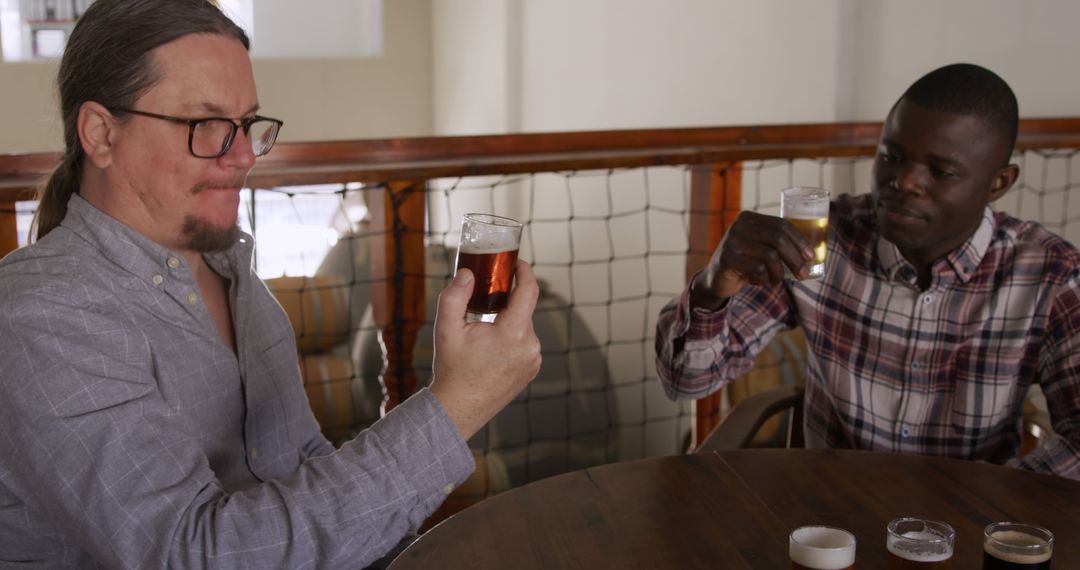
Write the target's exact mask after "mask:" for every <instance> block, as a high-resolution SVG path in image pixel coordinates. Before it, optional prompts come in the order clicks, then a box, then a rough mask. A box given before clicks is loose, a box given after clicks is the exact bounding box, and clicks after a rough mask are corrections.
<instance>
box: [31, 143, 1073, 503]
mask: <svg viewBox="0 0 1080 570" xmlns="http://www.w3.org/2000/svg"><path fill="white" fill-rule="evenodd" d="M1016 160H1017V161H1018V162H1019V164H1020V166H1021V178H1020V180H1019V182H1018V184H1017V186H1016V187H1015V188H1014V189H1013V190H1012V191H1010V192H1009V194H1007V195H1006V196H1005V198H1003V199H1002V200H1001V201H1000V202H999V203H998V205H997V207H998V208H999V209H1001V210H1005V211H1008V212H1011V213H1013V214H1015V215H1017V216H1019V217H1021V218H1023V219H1033V220H1037V221H1039V222H1041V223H1042V224H1043V225H1045V226H1046V227H1047V228H1048V229H1050V230H1051V231H1054V232H1057V233H1059V234H1061V235H1063V236H1064V237H1066V238H1067V239H1069V240H1070V241H1072V242H1073V243H1077V241H1078V240H1080V223H1077V222H1078V221H1080V200H1076V199H1073V200H1070V199H1069V195H1070V194H1071V193H1072V192H1073V191H1074V189H1075V186H1076V185H1077V184H1080V181H1078V180H1077V176H1078V173H1080V169H1077V168H1074V163H1075V162H1076V161H1077V151H1028V152H1024V153H1020V154H1018V155H1017V156H1016ZM870 163H871V160H870V158H869V157H859V158H842V159H798V160H768V161H756V162H746V163H744V164H743V183H742V206H743V208H744V209H752V210H756V211H760V212H764V213H771V214H774V215H775V214H778V212H779V190H780V189H781V188H783V187H786V186H791V185H814V186H821V187H825V188H829V189H831V190H833V191H834V193H843V192H849V193H863V192H866V191H868V190H869V188H870ZM385 191H386V190H385V188H384V187H383V186H380V185H360V184H356V183H354V184H346V185H325V186H311V187H293V188H278V189H266V190H256V191H251V192H247V193H245V201H244V207H243V208H242V212H241V225H242V226H243V227H245V228H247V229H250V230H251V231H252V232H253V233H254V235H255V237H256V244H257V256H256V263H257V269H258V272H259V274H260V276H261V277H263V278H264V279H267V280H269V282H270V284H271V288H272V289H274V290H275V293H276V294H278V295H279V298H282V299H285V300H283V305H286V309H287V310H289V312H290V316H291V317H292V318H293V320H294V327H295V328H296V329H297V335H298V337H299V338H298V343H299V344H300V346H301V348H302V352H303V353H304V362H303V368H304V372H305V378H306V382H307V384H308V394H309V397H310V398H311V400H312V406H313V408H315V410H316V415H317V416H318V417H319V418H320V421H321V422H323V427H324V430H325V431H326V432H327V433H328V435H329V436H330V437H332V438H335V439H340V438H343V437H347V436H348V435H349V434H350V433H354V432H355V431H356V430H358V429H362V428H363V427H364V426H366V425H368V424H370V423H371V422H373V421H374V420H375V419H376V418H377V416H378V410H379V404H380V402H381V399H382V392H381V386H380V384H379V380H378V377H379V372H380V370H381V368H382V365H383V354H382V349H381V346H380V344H379V339H378V330H377V328H376V326H375V324H374V319H373V316H372V309H371V305H370V300H371V295H372V289H373V286H376V285H379V284H378V283H375V282H374V280H373V279H372V277H371V273H370V266H371V249H370V248H371V241H372V239H373V238H375V237H376V236H377V233H376V230H374V229H373V228H374V226H373V224H372V223H371V221H370V220H369V209H368V206H369V205H371V204H373V203H374V200H376V199H382V193H383V192H385ZM415 191H419V192H423V193H424V196H425V201H426V208H427V213H428V214H427V220H426V227H425V228H424V231H423V234H424V235H423V239H424V242H425V272H424V282H425V289H426V292H425V295H426V303H427V311H426V315H427V316H426V322H425V323H424V324H423V327H422V328H421V329H420V332H419V334H418V337H417V340H416V346H415V349H414V354H413V362H412V364H413V366H414V367H415V368H416V370H417V376H418V378H419V383H420V385H421V386H423V385H426V383H427V382H428V381H430V376H431V355H432V347H431V344H432V342H431V322H432V320H433V319H434V316H435V302H436V299H437V295H438V293H439V291H440V290H441V289H442V288H443V287H444V286H445V285H446V284H447V283H448V281H449V279H450V277H451V276H452V274H453V270H454V267H453V263H454V258H455V249H454V248H455V246H456V242H457V237H458V234H459V231H460V219H461V215H462V214H464V213H466V212H470V211H479V212H489V213H494V214H498V215H504V216H509V217H512V218H516V219H519V220H521V221H522V222H523V223H524V224H525V232H524V236H523V242H522V249H521V253H520V257H521V258H523V259H525V260H527V261H529V262H531V263H532V264H533V265H534V267H535V270H536V273H537V276H538V277H539V278H540V280H541V283H542V295H541V299H540V301H539V304H538V307H537V311H536V317H535V327H536V331H537V334H538V335H539V337H540V339H541V342H542V345H543V356H544V364H543V367H542V369H541V372H540V374H539V376H538V377H537V379H536V380H535V381H534V382H533V384H532V385H531V386H530V387H529V388H528V389H527V390H526V391H525V392H524V393H522V394H521V395H520V396H519V397H518V398H517V399H516V400H515V401H514V402H512V403H511V404H510V405H509V406H508V407H507V408H506V409H505V410H504V411H503V412H502V413H500V414H499V415H498V416H497V417H496V419H495V420H493V421H492V422H491V424H490V425H489V426H488V427H487V428H486V429H485V430H483V431H482V432H481V433H480V434H478V435H477V436H476V437H475V438H473V440H472V441H470V446H471V447H473V449H474V450H475V452H476V455H477V457H478V459H479V469H478V474H477V475H475V476H474V478H473V480H472V481H471V483H470V484H467V485H466V486H465V490H466V491H467V492H469V493H472V494H474V495H475V496H483V495H486V494H490V493H493V492H497V491H500V490H504V489H506V488H509V487H512V486H516V485H520V484H523V483H526V482H529V481H533V480H536V479H538V478H542V477H547V476H550V475H554V474H557V473H561V472H565V471H568V470H572V469H578V468H582V467H588V466H592V465H597V464H602V463H607V462H611V461H621V460H627V459H635V458H642V457H652V456H658V455H666V454H673V453H680V452H682V451H683V450H685V446H686V444H687V438H688V434H689V431H690V426H691V423H692V416H691V406H690V404H688V403H673V402H670V401H669V400H667V398H666V397H665V396H664V395H663V392H662V390H661V388H660V386H659V383H658V381H657V379H656V372H655V368H654V365H653V359H654V353H653V337H654V326H655V322H656V316H657V314H658V313H659V310H660V308H661V307H662V306H663V305H664V304H665V303H666V302H667V301H668V300H669V299H670V298H672V297H673V296H675V295H677V294H678V293H679V292H680V291H681V290H682V288H683V286H684V283H685V264H686V258H687V254H688V253H690V246H689V243H688V239H687V235H688V224H689V219H690V217H691V214H696V213H698V212H691V210H690V207H689V204H690V167H686V166H682V167H678V166H676V167H649V168H635V169H621V170H604V171H583V172H554V173H553V172H546V173H533V174H524V175H513V176H499V177H472V178H457V179H439V180H432V181H429V182H428V183H427V184H426V185H423V186H421V187H418V188H416V189H415ZM32 206H33V205H32V204H29V203H21V204H20V206H19V208H18V209H19V212H20V214H19V216H20V227H25V225H26V224H27V223H28V220H29V213H30V212H32ZM713 213H716V212H713ZM23 233H24V232H23ZM698 253H705V254H707V253H709V252H698ZM283 275H289V276H293V277H297V279H281V277H282V276H283ZM299 276H307V277H308V278H307V279H299V278H298V277H299ZM290 294H291V295H293V297H292V298H290V297H289V295H290ZM290 299H291V300H290ZM290 303H291V305H290ZM296 321H299V323H297V322H296ZM785 342H788V344H786V345H785V344H783V343H780V345H778V346H773V347H770V351H769V354H768V355H766V356H768V358H764V359H763V360H759V363H760V364H761V365H762V366H761V368H764V370H762V371H760V372H761V373H762V374H763V375H765V376H771V377H773V378H774V379H775V380H776V381H777V382H780V383H784V382H790V381H792V380H791V379H792V378H795V377H798V376H801V370H800V369H799V366H800V365H799V363H798V352H799V350H800V347H798V346H791V345H790V341H785ZM774 344H776V343H774ZM474 498H475V497H474Z"/></svg>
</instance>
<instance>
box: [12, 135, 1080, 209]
mask: <svg viewBox="0 0 1080 570" xmlns="http://www.w3.org/2000/svg"><path fill="white" fill-rule="evenodd" d="M880 130H881V123H820V124H803V125H775V126H737V127H715V128H685V129H644V130H624V131H588V132H567V133H534V134H520V135H484V136H464V137H426V138H402V139H378V140H374V139H373V140H356V141H331V142H309V143H282V144H279V145H278V146H277V147H275V148H274V151H273V152H271V153H270V154H269V155H267V156H265V157H263V158H261V159H259V163H258V164H257V165H256V166H255V168H254V169H253V170H252V173H251V176H250V177H249V179H248V182H249V184H250V185H251V186H253V187H258V188H268V187H275V186H287V185H300V184H325V183H335V182H388V181H394V180H418V179H432V178H441V177H458V176H481V175H491V174H518V173H528V172H551V171H572V170H586V169H604V168H626V167H635V166H650V165H676V164H704V163H714V162H739V161H744V160H765V159H786V158H805V157H814V158H818V157H846V156H867V155H870V154H872V153H873V151H874V148H875V147H876V145H877V137H878V133H879V132H880ZM1076 147H1080V118H1074V117H1070V118H1052V119H1026V120H1023V121H1021V123H1020V137H1019V140H1018V141H1017V149H1018V150H1027V149H1034V148H1039V149H1052V148H1076ZM59 158H60V156H59V154H57V153H32V154H11V155H0V202H11V201H15V200H26V199H31V198H32V196H33V191H34V188H36V187H37V186H38V184H40V182H41V181H42V180H43V179H44V178H45V177H46V176H47V175H48V174H49V172H50V171H51V170H52V168H53V167H54V166H55V165H56V163H57V162H58V161H59Z"/></svg>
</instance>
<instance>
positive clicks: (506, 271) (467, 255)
mask: <svg viewBox="0 0 1080 570" xmlns="http://www.w3.org/2000/svg"><path fill="white" fill-rule="evenodd" d="M520 246H521V222H519V221H517V220H512V219H510V218H503V217H501V216H493V215H491V214H465V216H464V217H462V219H461V244H460V245H459V246H458V255H457V268H458V269H461V268H462V267H466V268H468V269H470V270H471V271H472V273H473V275H474V276H475V277H476V286H475V288H474V289H473V294H472V297H471V298H469V306H468V308H467V309H466V312H465V320H466V321H467V322H485V323H493V322H495V317H496V316H497V315H498V314H499V311H502V310H503V309H505V308H506V303H507V301H508V300H509V297H510V286H511V284H512V283H513V281H514V264H515V263H516V262H517V256H518V248H519V247H520Z"/></svg>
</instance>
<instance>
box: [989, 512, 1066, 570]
mask: <svg viewBox="0 0 1080 570" xmlns="http://www.w3.org/2000/svg"><path fill="white" fill-rule="evenodd" d="M1053 554H1054V535H1053V534H1051V533H1050V531H1048V530H1046V529H1045V528H1042V527H1038V526H1034V525H1028V524H1023V523H1008V522H1005V523H994V524H991V525H989V526H987V527H986V530H984V531H983V570H1049V568H1050V559H1051V557H1052V556H1053Z"/></svg>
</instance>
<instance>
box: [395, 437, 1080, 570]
mask: <svg viewBox="0 0 1080 570" xmlns="http://www.w3.org/2000/svg"><path fill="white" fill-rule="evenodd" d="M897 516H922V517H928V518H934V519H940V520H944V521H947V522H949V523H950V524H952V526H953V527H954V528H955V529H956V532H957V544H956V554H955V558H954V567H955V568H958V569H961V568H964V569H967V568H973V569H975V568H980V567H981V564H982V562H981V560H982V530H983V528H984V527H985V526H986V525H987V524H988V523H990V522H993V521H1001V520H1019V521H1025V522H1031V523H1035V524H1039V525H1042V526H1045V527H1047V528H1049V529H1050V530H1051V531H1052V532H1053V533H1054V535H1055V546H1054V568H1080V482H1076V481H1069V480H1065V479H1060V478H1056V477H1050V476H1046V475H1038V474H1034V473H1029V472H1025V471H1020V470H1016V469H1010V468H1006V467H999V466H995V465H986V464H978V463H971V462H967V461H959V460H953V459H940V458H932V457H922V456H914V455H896V454H885V453H870V452H859V451H838V450H814V451H811V450H745V451H735V452H726V453H721V454H700V455H684V456H677V457H665V458H660V459H648V460H643V461H632V462H626V463H616V464H611V465H605V466H601V467H595V468H592V469H585V470H582V471H575V472H573V473H567V474H565V475H560V476H557V477H552V478H550V479H545V480H542V481H537V482H535V483H532V484H529V485H525V486H523V487H519V488H517V489H514V490H511V491H508V492H506V493H502V494H500V495H497V496H495V497H492V498H490V499H487V500H485V501H483V502H481V503H479V504H477V505H475V506H472V507H470V508H468V509H466V510H464V511H462V512H461V513H458V514H457V515H455V516H453V517H451V518H449V519H447V520H446V521H444V522H443V523H441V524H440V525H438V526H436V527H435V528H433V529H432V530H431V531H429V532H428V533H426V534H424V535H423V536H422V537H421V538H420V539H419V540H418V541H417V542H415V543H414V544H413V545H412V546H410V547H409V548H408V549H407V550H405V552H403V553H402V554H401V555H400V556H399V557H398V558H397V560H395V561H394V564H393V565H392V566H391V569H392V570H403V569H407V568H440V569H443V568H468V569H473V568H543V569H550V568H615V567H618V568H755V569H757V568H787V567H788V566H787V564H788V560H787V536H788V533H789V532H790V531H791V529H793V528H795V527H797V526H800V525H806V524H828V525H834V526H840V527H843V528H846V529H848V530H850V531H852V532H853V533H854V534H855V536H856V537H857V538H858V553H857V559H856V566H857V567H858V568H868V569H870V568H873V569H877V568H884V563H885V553H886V550H885V525H886V523H888V521H889V520H891V519H893V518H894V517H897Z"/></svg>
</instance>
